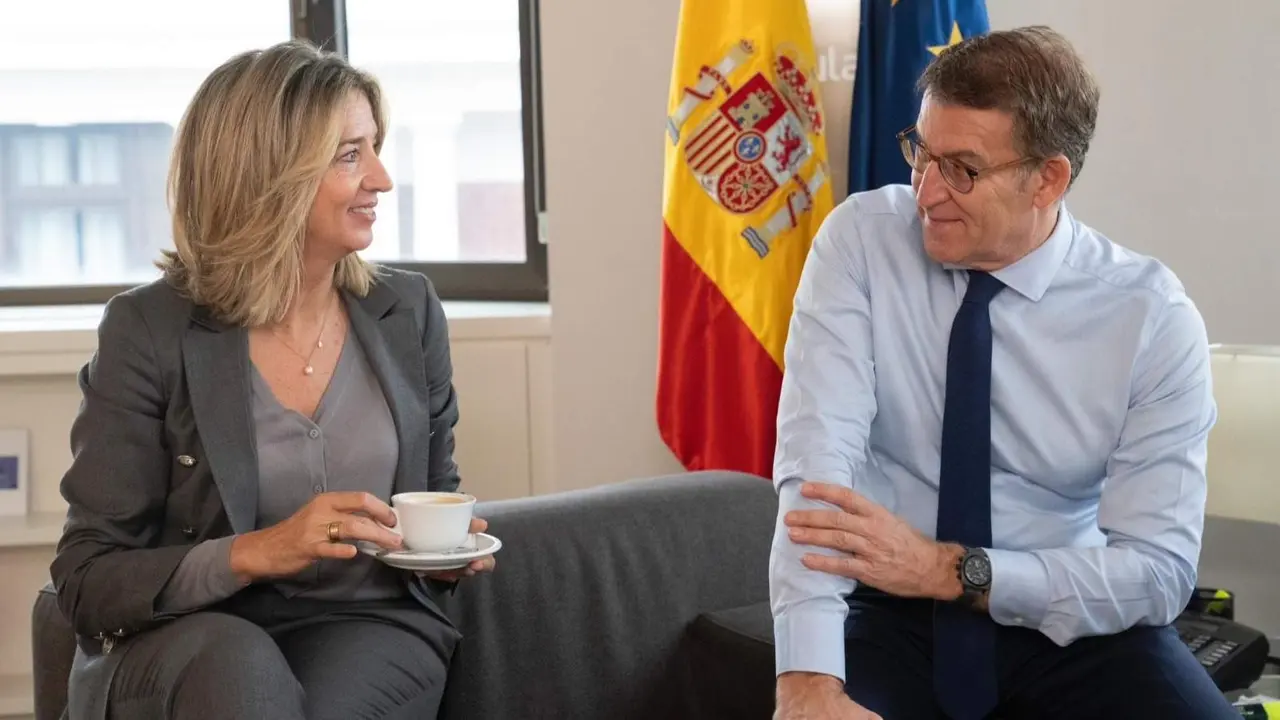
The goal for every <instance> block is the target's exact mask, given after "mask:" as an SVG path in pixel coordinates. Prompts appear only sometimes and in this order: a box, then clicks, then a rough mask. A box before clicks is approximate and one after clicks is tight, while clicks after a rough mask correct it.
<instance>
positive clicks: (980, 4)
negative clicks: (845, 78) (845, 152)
mask: <svg viewBox="0 0 1280 720" xmlns="http://www.w3.org/2000/svg"><path fill="white" fill-rule="evenodd" d="M990 30H991V23H990V21H989V20H988V19H987V7H986V3H985V2H984V0H862V19H861V22H860V24H859V30H858V66H857V74H856V75H855V76H854V81H853V117H852V121H851V122H850V123H849V192H850V193H851V194H852V193H855V192H858V191H861V190H872V189H875V188H878V187H881V186H884V185H890V184H893V183H909V182H911V168H910V167H909V166H908V165H907V163H906V162H905V161H903V159H902V152H901V150H899V149H898V142H897V140H895V139H894V135H896V134H897V133H898V131H899V130H902V129H903V128H906V127H908V126H910V125H912V124H914V123H915V121H916V116H917V115H918V114H919V112H920V95H919V93H918V92H916V81H917V80H918V79H919V78H920V74H921V73H922V72H924V69H925V67H926V66H927V65H928V64H929V63H930V62H931V61H932V60H933V59H934V58H935V57H937V55H938V53H940V52H942V50H943V49H945V48H947V47H950V46H952V45H956V44H958V43H959V42H960V41H961V40H962V39H964V38H967V37H970V36H973V35H982V34H985V33H987V32H989V31H990Z"/></svg>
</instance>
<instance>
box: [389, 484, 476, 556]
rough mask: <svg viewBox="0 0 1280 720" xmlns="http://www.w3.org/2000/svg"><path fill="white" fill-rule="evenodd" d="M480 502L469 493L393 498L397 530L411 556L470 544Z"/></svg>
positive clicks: (413, 495)
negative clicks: (471, 531)
mask: <svg viewBox="0 0 1280 720" xmlns="http://www.w3.org/2000/svg"><path fill="white" fill-rule="evenodd" d="M475 506H476V499H475V497H474V496H472V495H467V494H466V493H451V492H405V493H397V494H395V495H392V496H391V511H392V512H394V513H395V515H396V526H395V527H393V528H390V530H391V531H392V532H394V533H396V534H398V535H399V536H400V537H402V538H404V547H405V549H406V550H408V551H410V552H440V551H442V550H452V549H454V548H458V547H462V546H463V545H465V544H466V542H467V538H468V536H469V535H470V530H471V515H472V513H473V512H474V511H475Z"/></svg>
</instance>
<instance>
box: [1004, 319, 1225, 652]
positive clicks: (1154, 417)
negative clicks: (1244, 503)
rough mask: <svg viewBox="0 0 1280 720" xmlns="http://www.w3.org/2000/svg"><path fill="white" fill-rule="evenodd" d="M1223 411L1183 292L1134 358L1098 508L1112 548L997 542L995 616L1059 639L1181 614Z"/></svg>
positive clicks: (1199, 324)
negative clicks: (1021, 547)
mask: <svg viewBox="0 0 1280 720" xmlns="http://www.w3.org/2000/svg"><path fill="white" fill-rule="evenodd" d="M1216 419H1217V408H1216V405H1215V403H1214V399H1213V389H1212V384H1211V379H1210V370H1209V343H1208V338H1207V334H1206V332H1205V327H1204V322H1203V320H1202V318H1201V317H1200V314H1199V312H1198V311H1197V310H1196V308H1195V306H1194V305H1192V303H1191V301H1190V300H1188V299H1187V298H1186V297H1185V296H1179V297H1178V298H1175V299H1174V300H1173V301H1172V302H1171V303H1169V304H1168V305H1167V306H1166V307H1165V308H1164V310H1163V311H1162V312H1161V313H1159V314H1158V315H1157V316H1156V318H1155V321H1154V323H1153V324H1152V330H1151V331H1150V332H1149V333H1148V337H1147V340H1146V342H1145V344H1144V348H1143V351H1142V352H1141V353H1140V354H1139V358H1138V361H1137V362H1136V363H1135V366H1134V380H1133V391H1132V393H1131V398H1130V403H1129V410H1128V414H1127V416H1126V418H1125V423H1124V427H1123V429H1122V431H1121V434H1120V441H1119V443H1118V445H1117V447H1116V449H1115V451H1114V452H1113V453H1112V454H1111V457H1110V458H1109V460H1108V463H1107V478H1106V482H1105V484H1104V485H1103V491H1102V499H1101V502H1100V506H1099V510H1098V526H1099V528H1100V529H1101V530H1102V531H1103V533H1105V534H1106V537H1107V542H1106V546H1105V547H1097V548H1061V549H1050V550H1036V551H1030V552H1019V551H1010V550H992V551H990V553H989V554H990V556H991V563H992V585H991V594H990V598H989V603H988V605H989V608H990V612H991V616H992V617H993V618H994V619H995V620H996V621H997V622H999V623H1001V624H1005V625H1021V626H1025V627H1032V628H1037V629H1039V630H1040V631H1041V632H1043V633H1044V634H1045V635H1046V636H1048V637H1049V638H1050V639H1051V640H1053V641H1054V642H1056V643H1058V644H1059V645H1067V644H1069V643H1070V642H1072V641H1074V640H1075V639H1077V638H1080V637H1083V636H1089V635H1106V634H1114V633H1117V632H1120V631H1122V630H1125V629H1127V628H1129V627H1131V626H1134V625H1139V624H1145V625H1165V624H1168V623H1170V622H1172V621H1173V620H1174V619H1175V618H1176V617H1177V616H1178V613H1180V612H1181V611H1182V610H1183V608H1185V607H1186V604H1187V602H1188V601H1189V600H1190V597H1191V593H1192V591H1193V590H1194V588H1195V583H1196V566H1197V564H1198V562H1199V555H1200V540H1201V534H1202V532H1203V528H1204V508H1205V498H1206V494H1207V482H1206V477H1205V463H1206V460H1207V455H1208V451H1207V446H1208V437H1209V430H1210V428H1212V426H1213V424H1214V422H1215V421H1216Z"/></svg>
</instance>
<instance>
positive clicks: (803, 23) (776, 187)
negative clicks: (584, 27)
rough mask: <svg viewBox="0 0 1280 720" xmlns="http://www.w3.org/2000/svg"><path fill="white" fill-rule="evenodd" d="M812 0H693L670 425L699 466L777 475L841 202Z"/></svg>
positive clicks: (681, 67)
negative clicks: (782, 416)
mask: <svg viewBox="0 0 1280 720" xmlns="http://www.w3.org/2000/svg"><path fill="white" fill-rule="evenodd" d="M825 123H826V119H825V117H824V115H823V110H822V101H821V97H820V95H819V90H818V77H817V72H816V59H815V54H814V47H813V36H812V33H811V31H810V28H809V16H808V11H807V9H806V7H805V3H804V0H684V2H683V3H682V5H681V9H680V24H679V28H678V30H677V36H676V52H675V63H674V68H673V71H672V76H671V90H670V98H669V102H668V106H667V127H666V155H665V159H666V165H665V175H664V178H663V207H662V218H663V232H662V278H661V302H660V308H659V311H660V320H659V342H658V356H659V357H658V392H657V417H658V428H659V431H660V433H661V435H662V438H663V441H664V442H666V444H667V446H668V447H669V448H670V449H671V451H672V452H673V453H674V454H675V455H676V457H677V458H678V459H679V460H680V462H681V463H682V464H683V465H684V466H685V468H686V469H688V470H709V469H722V470H739V471H744V472H750V473H755V474H757V475H761V476H763V477H770V476H771V475H772V465H773V451H774V442H775V436H776V423H777V412H778V394H779V392H780V390H781V386H782V362H783V359H782V351H783V346H784V345H785V344H786V339H787V326H788V323H789V322H790V319H791V309H792V299H793V297H794V296H795V290H796V285H797V284H798V282H799V280H800V271H801V269H802V268H803V266H804V261H805V257H806V255H807V254H808V251H809V245H810V243H811V242H812V239H813V235H814V233H815V232H816V231H817V229H818V226H819V224H820V223H821V222H822V219H823V218H824V217H825V216H826V214H827V213H828V212H830V210H831V207H832V203H833V201H832V191H831V179H830V172H829V170H828V167H827V148H826V140H825V139H824V138H825V132H826V127H825Z"/></svg>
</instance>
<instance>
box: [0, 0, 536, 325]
mask: <svg viewBox="0 0 1280 720" xmlns="http://www.w3.org/2000/svg"><path fill="white" fill-rule="evenodd" d="M277 1H278V2H288V3H289V17H290V22H291V25H292V32H291V35H292V36H293V37H295V38H299V39H306V40H310V41H311V42H313V43H315V44H316V45H317V46H319V47H321V48H323V49H325V50H330V51H333V52H338V53H340V54H341V55H343V56H344V57H346V56H347V23H346V2H345V0H277ZM517 2H518V3H519V22H520V92H521V127H522V131H523V132H522V146H523V151H524V158H523V162H524V183H523V186H524V206H525V213H524V215H525V218H524V228H525V243H524V245H525V260H524V262H424V261H415V262H400V261H380V263H381V264H384V265H387V266H389V267H395V268H402V269H406V270H413V271H417V272H421V273H423V274H424V275H426V276H427V277H429V278H431V281H432V284H434V286H435V288H436V291H437V293H438V294H439V295H440V297H441V299H443V300H472V301H523V302H546V301H547V299H548V287H547V245H546V235H545V232H544V231H543V221H542V219H543V218H544V216H545V212H546V192H545V189H544V185H545V172H544V170H543V161H542V140H543V134H542V88H541V73H540V63H539V58H540V52H539V43H538V39H539V23H538V4H539V0H517ZM133 287H135V285H132V284H120V285H94V284H81V285H46V286H38V287H0V307H4V306H22V305H92V304H100V303H104V302H106V301H107V300H108V299H110V298H111V297H112V296H113V295H116V294H118V293H121V292H124V291H126V290H129V289H130V288H133Z"/></svg>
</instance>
